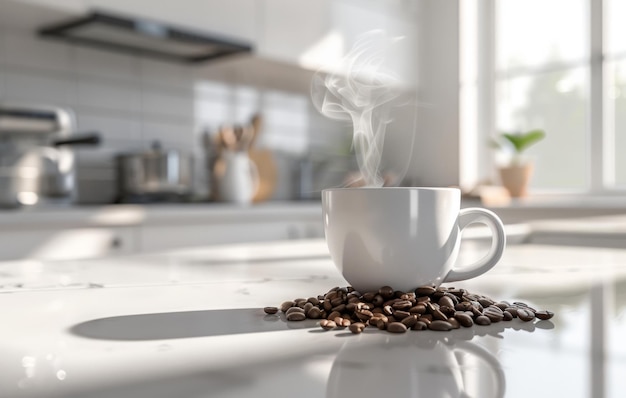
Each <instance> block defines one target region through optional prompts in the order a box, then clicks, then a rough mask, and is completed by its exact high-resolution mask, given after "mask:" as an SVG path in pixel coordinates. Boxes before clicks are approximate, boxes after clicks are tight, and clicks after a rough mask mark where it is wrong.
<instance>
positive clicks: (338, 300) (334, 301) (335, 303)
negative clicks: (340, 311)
mask: <svg viewBox="0 0 626 398" xmlns="http://www.w3.org/2000/svg"><path fill="white" fill-rule="evenodd" d="M339 304H344V302H343V299H342V298H341V297H336V298H334V299H332V300H330V305H332V306H333V307H336V306H338V305H339Z"/></svg>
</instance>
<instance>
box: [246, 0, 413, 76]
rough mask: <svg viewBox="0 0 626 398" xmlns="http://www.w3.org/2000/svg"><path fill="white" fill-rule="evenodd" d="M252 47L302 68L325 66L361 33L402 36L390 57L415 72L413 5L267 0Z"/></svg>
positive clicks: (399, 67)
mask: <svg viewBox="0 0 626 398" xmlns="http://www.w3.org/2000/svg"><path fill="white" fill-rule="evenodd" d="M261 15H262V18H261V31H260V33H259V43H258V53H259V55H261V56H263V57H268V58H273V59H278V60H281V61H286V62H289V63H292V64H296V65H299V66H302V67H305V68H308V69H313V70H316V69H319V68H324V69H328V68H329V66H331V65H333V64H336V63H337V62H338V61H340V60H341V59H342V58H343V57H344V56H345V55H346V54H347V53H348V52H349V51H350V49H351V48H352V46H353V45H354V43H355V42H356V41H357V40H358V38H359V37H361V36H362V35H363V34H365V33H368V32H372V31H374V30H382V31H384V32H386V33H387V34H388V35H390V36H392V37H400V36H401V37H403V39H402V40H401V41H400V42H398V44H397V45H394V47H396V51H394V52H393V53H392V54H391V56H390V58H391V59H392V60H393V65H391V67H392V68H393V69H394V70H395V71H396V72H398V73H399V74H401V75H402V76H403V77H404V76H405V75H407V76H412V75H414V74H415V68H414V66H415V64H416V60H415V59H413V58H414V54H416V53H417V40H416V21H417V17H416V15H417V9H416V7H415V5H414V4H413V2H406V1H384V2H380V1H377V2H374V1H355V0H334V1H331V0H320V1H308V0H271V1H267V2H265V6H264V7H263V9H262V14H261Z"/></svg>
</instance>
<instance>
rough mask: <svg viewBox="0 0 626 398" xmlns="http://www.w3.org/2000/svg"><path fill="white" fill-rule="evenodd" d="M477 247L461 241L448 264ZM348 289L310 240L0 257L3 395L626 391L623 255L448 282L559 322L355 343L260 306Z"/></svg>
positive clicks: (607, 253) (369, 336)
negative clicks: (62, 257)
mask: <svg viewBox="0 0 626 398" xmlns="http://www.w3.org/2000/svg"><path fill="white" fill-rule="evenodd" d="M484 250H485V248H484V245H483V244H481V243H480V242H471V241H469V242H466V243H465V244H464V245H463V246H462V249H461V258H460V260H459V261H462V262H468V261H470V260H472V259H474V258H476V257H479V256H481V254H482V253H483V251H484ZM344 285H345V281H344V280H343V279H342V277H341V275H340V274H339V273H338V271H337V270H336V269H335V268H334V266H333V265H332V263H331V261H330V258H329V257H328V254H327V249H326V247H325V243H324V242H323V241H322V240H308V241H290V242H275V243H263V244H245V245H228V246H226V245H224V246H215V247H210V248H198V249H193V250H191V249H188V250H181V251H171V252H165V253H159V254H153V255H137V256H128V257H117V258H115V259H102V260H89V261H71V262H69V261H65V262H38V261H33V260H23V261H13V262H0V313H2V314H3V317H2V322H1V324H0V327H1V334H0V335H1V336H2V340H0V369H2V372H0V396H1V397H98V398H100V397H102V398H104V397H107V398H108V397H173V396H176V397H178V398H187V397H266V396H268V397H269V396H271V397H294V396H297V397H303V398H304V397H339V396H360V397H368V396H372V397H374V396H376V397H380V396H394V397H428V398H431V397H481V398H489V397H499V396H506V397H528V396H535V397H554V396H566V397H594V398H596V397H598V398H600V397H622V396H624V391H626V378H624V375H625V374H626V339H624V338H623V337H622V336H624V335H626V250H622V249H615V248H601V247H593V248H589V247H580V246H578V247H576V246H554V245H534V244H520V245H509V246H508V247H507V250H506V251H505V254H504V257H503V259H502V260H501V262H500V263H499V264H498V265H497V266H496V268H494V269H493V270H492V271H490V272H489V273H488V274H486V275H483V276H481V277H479V278H476V279H474V280H471V281H466V282H457V283H455V286H456V287H463V288H466V289H468V290H470V291H473V292H479V293H484V294H487V295H490V296H492V297H493V298H496V299H501V300H508V301H524V302H527V303H529V304H531V305H533V306H535V307H537V308H542V309H548V310H551V311H553V312H555V313H556V315H555V316H554V318H553V319H552V320H551V321H541V322H539V321H538V322H535V323H522V322H520V321H519V320H513V321H512V322H508V323H505V322H501V323H498V324H493V325H491V326H474V327H473V328H471V329H459V330H453V331H451V332H433V331H423V332H409V333H407V334H403V335H391V334H388V333H386V332H380V331H378V330H372V329H366V331H365V332H364V333H363V334H361V335H358V336H355V335H352V334H350V333H347V332H345V331H329V332H324V331H322V330H321V329H319V327H317V326H316V325H315V322H314V321H304V322H298V323H293V322H290V323H286V322H285V321H283V320H282V319H281V318H280V317H277V316H266V315H265V314H264V313H263V311H262V309H261V308H262V307H264V306H267V305H278V304H279V303H280V302H282V301H284V300H287V299H293V298H295V297H309V296H312V295H317V294H320V293H323V292H325V291H327V290H328V289H330V288H332V287H333V286H344Z"/></svg>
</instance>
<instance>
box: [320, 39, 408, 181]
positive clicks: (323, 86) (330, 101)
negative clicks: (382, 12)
mask: <svg viewBox="0 0 626 398" xmlns="http://www.w3.org/2000/svg"><path fill="white" fill-rule="evenodd" d="M398 40H401V38H398V37H396V38H393V37H389V36H388V35H387V34H386V33H385V32H383V31H379V30H377V31H372V32H368V33H366V34H364V35H363V36H361V37H360V38H359V39H358V40H357V42H356V43H355V44H354V46H353V48H352V49H351V50H350V52H349V53H348V54H347V55H346V56H345V57H344V58H343V59H342V60H341V62H340V63H339V64H338V65H337V67H336V68H335V69H334V70H333V72H332V73H327V72H321V71H319V72H317V73H316V74H315V76H314V77H313V81H312V84H311V97H312V100H313V104H314V105H315V107H316V108H317V110H318V111H319V112H320V113H322V114H323V115H325V116H326V117H329V118H331V119H335V120H345V121H351V122H352V126H353V137H352V146H353V148H354V151H355V153H356V159H357V164H358V166H359V170H360V172H361V175H362V178H363V180H364V182H365V185H366V186H368V187H381V186H383V183H384V179H383V177H382V175H381V171H380V167H381V159H382V150H383V144H384V141H385V133H386V130H387V126H388V125H389V124H390V123H391V122H392V118H391V110H392V108H393V107H395V106H397V104H394V103H393V100H394V99H396V98H398V97H399V96H400V90H399V88H400V86H401V83H402V81H401V79H400V78H399V77H398V76H397V75H396V74H395V73H394V72H393V71H392V69H391V68H390V67H389V66H388V63H389V53H390V50H391V48H392V47H393V45H394V43H396V42H397V41H398Z"/></svg>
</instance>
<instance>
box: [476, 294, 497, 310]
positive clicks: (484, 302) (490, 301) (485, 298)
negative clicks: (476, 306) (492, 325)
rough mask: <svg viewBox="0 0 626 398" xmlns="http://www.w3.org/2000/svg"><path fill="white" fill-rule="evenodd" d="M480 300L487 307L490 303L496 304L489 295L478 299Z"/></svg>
mask: <svg viewBox="0 0 626 398" xmlns="http://www.w3.org/2000/svg"><path fill="white" fill-rule="evenodd" d="M478 302H479V303H480V305H482V306H483V308H487V307H489V306H490V305H493V304H495V303H494V301H493V300H492V299H490V298H488V297H481V298H479V299H478Z"/></svg>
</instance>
